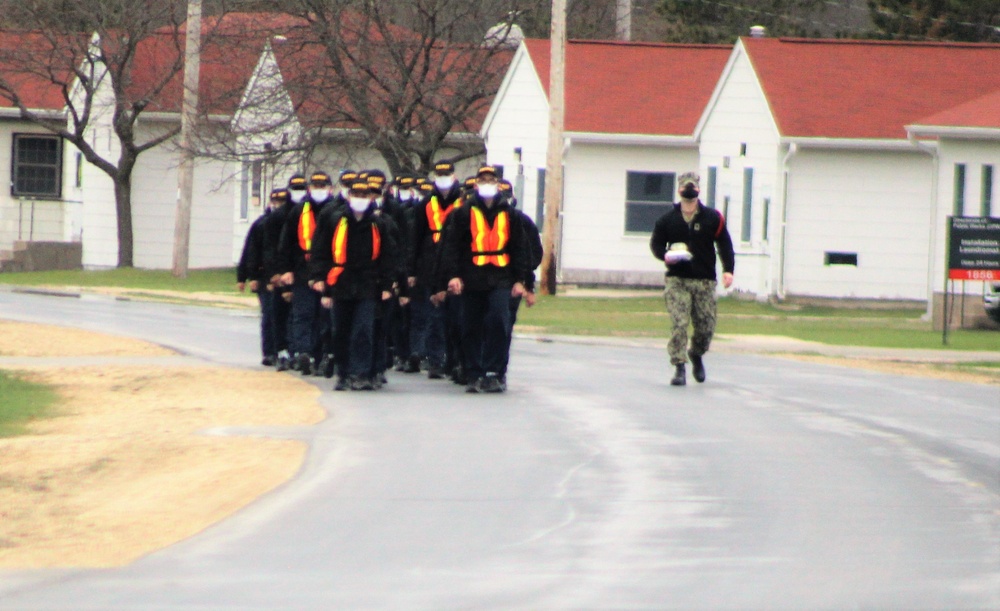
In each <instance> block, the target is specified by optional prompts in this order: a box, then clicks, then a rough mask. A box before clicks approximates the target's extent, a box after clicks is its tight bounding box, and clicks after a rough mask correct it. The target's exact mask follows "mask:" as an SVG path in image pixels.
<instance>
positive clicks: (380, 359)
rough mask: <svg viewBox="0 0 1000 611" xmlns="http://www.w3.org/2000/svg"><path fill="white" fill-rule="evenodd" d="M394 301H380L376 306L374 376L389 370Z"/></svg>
mask: <svg viewBox="0 0 1000 611" xmlns="http://www.w3.org/2000/svg"><path fill="white" fill-rule="evenodd" d="M393 301H394V298H393V299H387V300H385V301H379V302H378V303H377V304H376V305H375V325H374V330H373V342H374V343H373V352H372V369H371V373H372V375H376V374H381V373H385V370H386V369H388V368H389V362H390V361H389V358H390V357H389V338H390V337H391V330H392V324H393V310H392V307H393Z"/></svg>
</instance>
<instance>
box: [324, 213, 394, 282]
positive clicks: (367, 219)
mask: <svg viewBox="0 0 1000 611" xmlns="http://www.w3.org/2000/svg"><path fill="white" fill-rule="evenodd" d="M324 212H325V213H324V214H322V215H320V217H319V218H318V219H317V221H316V232H315V233H314V234H313V243H312V249H311V250H310V258H309V270H310V271H309V279H310V280H314V281H321V282H324V283H326V282H327V275H328V274H329V272H330V270H331V269H332V268H333V262H334V261H333V238H334V233H335V232H336V229H337V225H339V224H340V221H341V219H345V218H346V219H347V251H346V255H347V256H346V259H347V260H346V262H345V264H344V271H343V272H342V273H341V274H340V277H339V278H338V279H337V283H336V284H334V285H333V286H327V287H326V291H325V294H326V295H327V296H330V297H333V298H334V299H371V298H374V299H379V298H380V297H379V294H380V293H381V292H383V291H389V290H391V289H392V283H393V280H394V279H395V274H396V272H397V271H398V263H397V255H398V252H397V245H396V240H395V237H394V233H395V231H394V229H393V228H392V227H390V225H389V221H387V220H386V219H384V218H382V217H381V216H379V215H376V214H374V212H373V211H368V212H366V213H365V214H364V215H362V217H361V218H360V219H358V218H357V217H355V215H354V213H353V212H351V211H350V210H346V209H343V208H338V209H330V210H327V211H324ZM372 226H375V227H376V228H377V230H378V235H379V239H380V241H381V246H380V248H379V251H380V252H379V255H378V257H376V258H375V259H374V260H373V259H372V254H373V249H374V236H373V233H372Z"/></svg>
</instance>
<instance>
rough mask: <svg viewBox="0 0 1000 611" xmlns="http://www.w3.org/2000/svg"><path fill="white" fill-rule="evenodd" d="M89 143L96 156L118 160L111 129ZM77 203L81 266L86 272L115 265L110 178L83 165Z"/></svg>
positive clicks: (96, 131)
mask: <svg viewBox="0 0 1000 611" xmlns="http://www.w3.org/2000/svg"><path fill="white" fill-rule="evenodd" d="M89 140H90V142H91V146H93V147H94V148H95V151H96V152H97V154H98V155H100V156H101V157H103V158H105V159H117V158H118V150H119V147H118V144H117V140H116V139H115V138H114V136H113V134H112V132H111V129H110V127H106V126H101V127H100V128H96V129H93V130H91V131H90V134H89ZM82 174H83V180H82V185H83V186H82V188H81V189H80V195H81V197H80V199H81V200H82V201H83V209H84V212H83V266H84V267H85V268H88V269H93V268H98V269H99V268H112V267H115V266H116V265H118V225H117V223H118V221H117V219H118V215H117V213H116V212H115V189H114V184H113V183H112V182H111V178H109V177H108V175H107V174H105V173H104V172H102V171H101V170H99V169H97V167H96V166H94V165H91V164H89V163H84V164H83V170H82Z"/></svg>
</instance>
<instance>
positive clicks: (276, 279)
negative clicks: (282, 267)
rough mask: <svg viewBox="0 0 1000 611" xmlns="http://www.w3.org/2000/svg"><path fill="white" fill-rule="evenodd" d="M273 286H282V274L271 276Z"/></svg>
mask: <svg viewBox="0 0 1000 611" xmlns="http://www.w3.org/2000/svg"><path fill="white" fill-rule="evenodd" d="M271 284H273V285H274V286H281V274H275V275H273V276H271Z"/></svg>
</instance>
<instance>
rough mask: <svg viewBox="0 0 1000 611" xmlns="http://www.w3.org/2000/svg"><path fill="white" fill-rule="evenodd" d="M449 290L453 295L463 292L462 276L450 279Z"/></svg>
mask: <svg viewBox="0 0 1000 611" xmlns="http://www.w3.org/2000/svg"><path fill="white" fill-rule="evenodd" d="M448 292H449V293H451V294H452V295H461V294H462V279H461V278H452V279H451V280H449V281H448Z"/></svg>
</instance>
